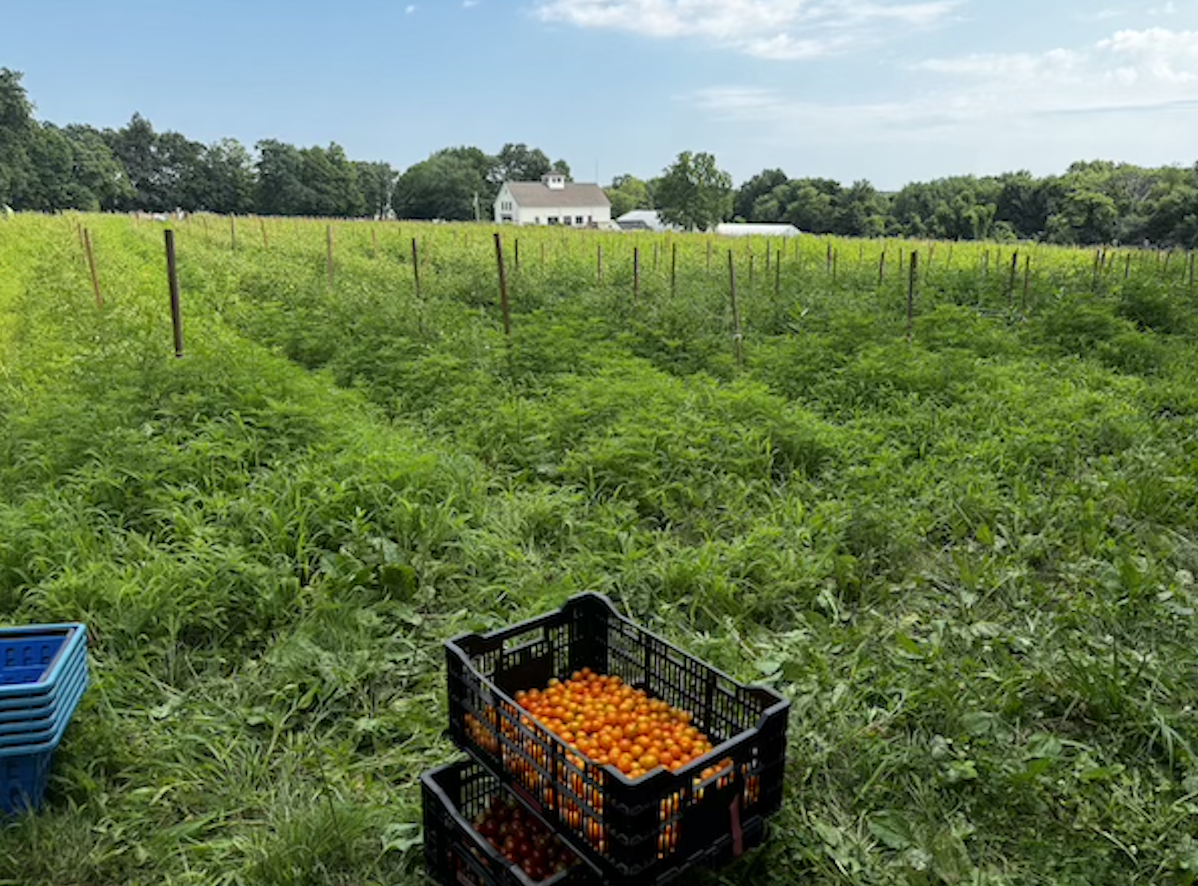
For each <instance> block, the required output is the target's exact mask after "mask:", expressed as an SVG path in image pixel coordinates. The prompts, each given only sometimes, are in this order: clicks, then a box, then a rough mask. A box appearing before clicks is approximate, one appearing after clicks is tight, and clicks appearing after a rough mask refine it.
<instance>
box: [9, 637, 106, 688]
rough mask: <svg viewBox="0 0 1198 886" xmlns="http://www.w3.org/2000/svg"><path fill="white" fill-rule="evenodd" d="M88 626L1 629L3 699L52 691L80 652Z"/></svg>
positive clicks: (83, 645)
mask: <svg viewBox="0 0 1198 886" xmlns="http://www.w3.org/2000/svg"><path fill="white" fill-rule="evenodd" d="M86 638H87V629H86V627H85V626H84V625H81V624H60V625H26V626H23V627H11V628H0V699H11V698H17V697H21V696H28V695H43V694H45V693H46V692H48V691H49V690H50V689H51V688H52V687H53V686H54V684H55V683H57V681H58V679H59V677H60V676H61V675H62V674H63V672H64V671H65V670H67V668H68V667H69V665H70V664H71V663H72V662H74V661H75V660H76V659H77V658H78V657H79V656H80V654H83V655H86V652H85V646H86V642H87V639H86Z"/></svg>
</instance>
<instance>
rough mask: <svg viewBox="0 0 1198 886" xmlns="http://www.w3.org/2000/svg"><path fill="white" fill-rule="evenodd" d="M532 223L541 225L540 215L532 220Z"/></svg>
mask: <svg viewBox="0 0 1198 886" xmlns="http://www.w3.org/2000/svg"><path fill="white" fill-rule="evenodd" d="M532 223H533V224H534V225H539V224H540V223H541V217H540V216H539V215H538V216H537V217H536V218H534V219H533V220H532Z"/></svg>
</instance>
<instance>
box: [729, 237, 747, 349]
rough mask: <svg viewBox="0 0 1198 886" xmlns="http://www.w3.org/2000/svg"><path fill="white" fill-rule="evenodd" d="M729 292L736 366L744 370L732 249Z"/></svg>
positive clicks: (730, 251)
mask: <svg viewBox="0 0 1198 886" xmlns="http://www.w3.org/2000/svg"><path fill="white" fill-rule="evenodd" d="M728 291H729V293H730V294H731V297H732V347H733V350H735V352H736V366H737V368H738V369H743V368H744V365H745V359H744V352H743V350H742V339H741V334H740V307H739V306H738V305H737V303H736V261H735V260H734V259H733V257H732V250H731V249H729V250H728Z"/></svg>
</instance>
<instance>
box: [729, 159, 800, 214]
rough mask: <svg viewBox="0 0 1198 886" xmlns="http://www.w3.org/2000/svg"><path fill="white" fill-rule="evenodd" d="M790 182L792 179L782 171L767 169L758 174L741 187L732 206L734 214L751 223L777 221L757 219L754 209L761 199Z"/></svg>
mask: <svg viewBox="0 0 1198 886" xmlns="http://www.w3.org/2000/svg"><path fill="white" fill-rule="evenodd" d="M788 181H790V179H789V178H787V176H786V173H785V172H783V171H782V170H781V169H766V170H763V171H761V172H759V173H757V174H756V175H755V176H753V177H752V178H751V179H749V180H748V181H747V182H745V183H744V184H743V185H741V186H740V190H738V191H737V192H736V198H735V200H734V201H733V204H732V211H733V213H734V214H735V215H736V217H737V218H740V219H743V220H744V221H749V222H756V221H776V219H762V218H757V217H756V215H754V209H755V207H756V204H757V201H758V200H759V199H761V198H762V197H764V196H766V195H767V194H770V193H771V192H772V191H773V190H774V188H776V187H778V186H779V185H784V184H786V183H787V182H788Z"/></svg>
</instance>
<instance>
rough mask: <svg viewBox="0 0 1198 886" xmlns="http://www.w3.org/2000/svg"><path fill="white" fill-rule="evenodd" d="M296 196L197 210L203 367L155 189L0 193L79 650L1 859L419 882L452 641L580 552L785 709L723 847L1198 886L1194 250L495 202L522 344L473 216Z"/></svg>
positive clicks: (52, 575)
mask: <svg viewBox="0 0 1198 886" xmlns="http://www.w3.org/2000/svg"><path fill="white" fill-rule="evenodd" d="M78 221H81V222H83V223H85V224H87V225H88V226H89V227H90V228H91V232H92V238H93V242H94V244H95V246H96V250H97V262H98V264H99V268H100V275H101V284H102V287H103V288H104V291H105V307H104V309H103V310H102V311H97V310H96V309H95V307H94V306H93V305H92V304H91V291H90V282H89V280H88V278H87V276H86V274H87V272H86V268H85V266H84V264H83V262H82V259H81V256H80V251H79V247H78V241H77V237H76V231H75V227H74V226H75V224H76V222H78ZM266 224H267V227H268V228H269V231H270V239H269V249H266V248H265V247H264V246H263V245H262V244H261V243H259V242H256V241H254V240H252V239H251V238H250V236H249V233H248V232H249V231H251V230H252V226H242V230H241V231H240V232H239V233H240V234H241V236H240V237H239V240H238V249H237V251H235V252H234V251H232V250H230V248H229V245H230V244H229V242H228V239H227V238H228V228H227V224H225V223H222V222H221V221H220V220H217V219H207V218H205V217H202V216H201V217H196V218H193V219H191V220H190V221H188V222H186V223H184V224H182V225H180V226H179V229H178V238H179V250H180V262H181V275H182V283H183V292H184V314H185V332H186V336H187V345H186V347H187V354H186V357H185V358H184V359H183V360H174V359H172V357H171V345H170V326H169V316H168V314H167V311H166V310H165V307H166V303H165V280H164V279H163V267H162V266H163V262H162V259H161V234H160V233H159V228H158V227H157V226H154V225H148V224H137V223H135V222H132V221H130V220H127V219H123V218H100V217H78V218H76V217H54V218H41V217H28V216H19V217H17V218H15V219H12V220H9V221H7V222H4V223H0V271H3V273H2V274H0V618H2V619H3V620H4V621H5V622H28V621H55V620H65V619H78V620H82V621H86V622H87V623H88V624H89V627H90V629H91V632H92V644H91V652H92V660H91V664H92V672H93V675H94V682H93V686H92V688H91V689H90V690H89V692H88V694H87V696H86V698H85V700H84V702H83V704H82V706H81V709H80V711H79V712H78V713H77V714H76V718H75V721H74V722H73V723H72V726H71V728H70V730H69V731H68V733H67V736H66V738H65V739H64V743H63V745H62V747H61V748H60V750H59V751H58V753H57V755H56V758H55V768H54V772H53V775H52V779H51V784H50V789H49V795H48V800H47V804H46V808H45V809H44V810H43V812H42V813H41V814H39V815H37V816H28V817H24V818H20V819H18V820H15V821H14V822H12V823H10V824H9V825H7V826H6V827H5V828H3V830H0V882H12V883H21V884H56V886H58V884H84V883H87V884H97V883H114V884H115V883H145V884H150V883H155V884H160V883H169V884H187V883H197V884H198V883H205V884H208V883H227V884H247V886H248V884H337V883H346V884H349V883H353V884H365V883H380V884H381V883H408V882H410V883H417V882H421V881H422V876H423V875H422V860H421V857H420V837H421V834H420V814H419V791H418V783H417V778H418V775H419V773H420V772H421V771H422V770H423V769H425V768H427V767H429V766H432V765H434V764H437V763H441V762H445V761H448V760H451V759H454V758H455V757H456V755H457V752H456V751H455V750H454V748H452V747H451V746H450V744H449V743H448V741H447V740H446V739H445V738H444V736H443V731H444V728H445V723H446V710H445V700H444V676H443V663H442V653H441V643H442V641H443V640H444V639H446V638H447V637H450V636H452V635H454V634H457V633H460V632H462V631H466V630H480V629H486V628H489V627H494V626H498V625H502V624H507V623H510V622H511V621H513V620H515V619H517V618H520V617H524V616H528V615H531V614H534V613H538V612H542V611H544V610H546V609H548V608H551V607H554V606H556V605H559V604H560V603H561V601H562V600H564V599H565V598H566V597H567V596H569V595H570V594H572V593H576V592H579V591H582V590H596V591H600V592H602V593H605V594H608V595H609V596H611V597H612V598H613V599H614V600H615V601H616V602H617V604H618V605H619V606H620V607H621V609H622V610H624V611H626V612H628V613H629V614H630V615H631V616H632V617H633V618H635V619H636V620H638V621H640V622H642V623H644V624H646V625H647V626H649V627H651V628H652V629H654V630H656V631H659V632H661V633H663V634H664V635H666V636H667V637H669V638H671V639H673V640H675V641H676V642H678V643H679V644H680V645H682V646H683V647H684V648H686V649H687V650H689V651H691V652H693V653H694V654H696V655H699V656H701V657H703V658H705V659H707V660H709V661H712V662H713V663H715V664H716V665H718V666H720V667H721V668H724V669H725V670H727V671H729V672H731V673H733V674H735V675H736V676H738V677H740V678H743V679H753V680H764V681H768V682H770V683H772V684H774V685H776V686H778V687H779V688H780V689H781V690H782V691H784V692H785V693H786V694H787V695H788V697H790V698H791V700H792V702H793V715H792V721H791V726H790V736H791V739H790V741H791V744H790V750H789V760H790V767H789V772H788V776H787V786H786V788H787V794H786V804H785V807H784V809H783V811H782V812H781V813H780V814H779V815H778V816H777V818H776V820H775V822H774V826H773V828H772V832H771V836H770V839H769V841H768V843H767V845H766V846H765V847H763V848H762V849H761V850H759V851H757V852H754V853H752V854H751V855H750V856H749V857H747V858H745V859H743V860H742V861H741V862H739V863H737V864H736V865H733V866H732V867H730V868H728V869H726V870H724V871H722V872H720V873H718V874H713V875H703V876H702V878H701V879H702V881H703V882H711V883H715V882H721V883H771V882H777V883H791V882H795V881H797V880H800V879H802V880H805V881H807V882H811V883H814V884H842V883H843V884H849V883H851V884H958V883H961V884H964V883H969V884H995V886H998V884H1025V883H1026V884H1031V883H1078V884H1081V883H1086V884H1091V883H1099V884H1122V883H1141V882H1159V883H1176V884H1187V883H1193V882H1194V881H1195V877H1196V873H1195V872H1196V871H1198V843H1195V840H1194V837H1193V822H1194V816H1195V814H1196V813H1198V773H1196V770H1195V759H1194V743H1195V741H1196V740H1198V724H1196V721H1195V718H1196V715H1195V713H1194V712H1195V711H1196V710H1198V690H1196V689H1195V680H1194V677H1195V675H1196V674H1195V672H1196V670H1198V657H1196V655H1195V652H1194V649H1195V648H1198V644H1196V643H1195V641H1196V639H1198V638H1196V636H1195V633H1196V631H1195V620H1194V616H1195V607H1196V600H1198V588H1196V586H1195V578H1194V576H1195V574H1198V541H1196V540H1195V538H1194V534H1193V527H1194V525H1196V523H1198V520H1196V518H1198V501H1196V498H1195V492H1196V490H1195V480H1194V477H1195V476H1196V475H1198V474H1196V472H1195V470H1194V468H1195V457H1196V454H1198V453H1196V445H1195V442H1194V441H1195V439H1196V437H1195V433H1194V432H1195V429H1196V428H1195V424H1196V421H1198V397H1196V395H1195V394H1194V393H1193V392H1194V391H1195V390H1198V378H1196V377H1195V376H1196V373H1198V370H1195V369H1194V366H1195V365H1198V364H1196V361H1195V359H1194V356H1195V355H1194V351H1195V348H1196V347H1198V343H1196V342H1195V338H1194V324H1193V316H1194V307H1195V302H1194V299H1193V293H1191V292H1190V291H1189V290H1188V287H1187V281H1186V280H1185V278H1184V275H1183V272H1182V271H1179V270H1178V266H1180V265H1181V264H1183V263H1174V267H1172V268H1171V269H1169V270H1168V271H1167V272H1166V269H1165V267H1164V266H1163V263H1162V262H1160V261H1159V260H1155V259H1154V257H1153V256H1152V255H1143V256H1142V255H1140V254H1138V253H1137V254H1135V257H1134V259H1133V261H1132V263H1131V265H1130V268H1131V273H1130V275H1129V276H1128V277H1127V278H1126V279H1125V278H1124V276H1123V275H1124V269H1125V267H1128V266H1127V265H1125V264H1124V260H1123V258H1122V254H1119V255H1114V256H1111V257H1108V258H1105V259H1104V258H1103V257H1101V256H1100V270H1099V271H1098V273H1095V271H1094V254H1093V253H1074V252H1069V251H1064V250H1054V249H1048V248H1044V247H1027V246H1021V247H1020V249H1022V250H1024V255H1025V257H1026V255H1027V254H1030V255H1031V257H1032V269H1033V270H1032V273H1031V274H1030V275H1029V278H1028V289H1027V297H1026V299H1025V298H1024V295H1023V281H1022V276H1020V278H1019V279H1018V283H1017V285H1016V286H1015V287H1014V288H1012V287H1011V285H1010V279H1009V276H1008V274H1007V273H1006V272H1005V271H1004V272H1003V273H998V272H995V271H993V270H992V269H993V268H1006V267H1009V266H1010V263H1011V258H1010V248H1009V247H1008V248H1006V249H1005V250H1004V251H1003V252H1002V254H1001V256H995V255H994V250H993V247H982V246H968V247H965V246H962V245H961V244H954V245H953V246H952V247H951V248H950V247H949V245H947V244H936V245H935V246H934V247H932V246H930V245H927V244H910V243H908V244H901V245H900V244H897V243H894V242H891V243H882V242H877V243H866V244H858V243H855V242H847V241H833V242H832V249H833V250H834V251H835V252H836V254H837V256H838V261H837V265H836V272H835V275H833V274H832V272H831V269H830V268H829V267H828V265H827V262H826V254H827V253H826V249H827V246H826V244H825V242H824V241H822V240H821V241H803V242H801V243H799V244H798V245H797V247H796V245H795V244H793V243H791V244H787V245H785V247H783V250H782V255H783V256H784V260H783V264H782V266H781V267H780V268H777V267H773V268H771V269H770V271H769V272H765V271H764V269H763V265H762V259H763V257H764V244H761V243H749V244H746V243H743V242H740V241H736V242H732V243H725V242H720V241H717V242H716V243H715V245H714V249H713V258H712V262H711V268H712V270H711V272H710V273H709V272H708V270H707V248H708V246H707V240H706V238H703V237H677V238H672V239H669V240H660V241H659V242H658V244H657V245H658V246H659V247H660V249H659V256H660V258H659V262H658V265H657V267H656V269H655V268H654V266H653V262H652V258H651V256H652V254H653V242H652V240H651V238H648V237H643V236H638V237H633V238H623V239H622V238H620V237H613V236H604V235H588V234H583V233H580V232H568V234H566V233H562V232H530V231H519V232H515V231H510V232H505V237H506V238H508V244H509V249H508V261H509V265H510V267H509V270H510V274H509V280H510V283H511V297H512V302H513V335H512V339H511V341H510V343H508V342H505V341H504V336H503V332H502V324H501V321H500V317H499V306H498V298H497V294H496V286H495V282H494V255H493V252H491V251H490V250H491V248H492V243H491V238H490V233H489V231H487V230H486V229H482V228H472V227H456V226H450V227H438V228H434V227H424V226H416V225H407V224H405V225H403V226H402V229H397V226H395V225H378V226H377V227H376V231H375V235H376V237H377V243H378V247H377V251H376V249H375V247H374V240H373V239H372V237H371V232H370V231H369V230H368V229H367V226H366V225H358V224H341V225H339V226H338V230H337V236H336V243H337V265H336V268H335V271H336V279H335V283H334V286H333V288H332V289H331V290H330V289H329V287H328V285H327V278H326V268H325V265H324V255H325V251H324V250H325V232H324V229H323V226H322V225H315V224H311V223H304V222H295V221H291V220H273V221H270V222H267V223H266ZM412 237H416V238H418V240H419V241H420V242H419V246H420V250H419V255H420V261H421V262H422V263H423V266H422V268H421V292H420V294H419V296H418V295H417V294H416V292H415V289H414V285H413V278H412V267H411V239H412ZM517 237H518V238H519V240H520V244H521V245H520V251H521V257H520V262H521V263H520V267H519V268H518V269H517V268H516V267H515V244H514V240H515V238H517ZM599 243H602V245H603V251H604V273H603V280H602V282H600V281H599V280H598V275H597V271H596V267H595V249H596V246H597V245H598V244H599ZM633 244H637V245H639V246H640V249H641V267H642V274H643V276H642V279H641V280H640V281H639V287H638V296H639V298H638V304H637V305H636V306H633V305H632V303H631V292H632V279H631V261H630V254H631V248H632V245H633ZM675 246H676V247H677V249H678V256H679V258H678V269H679V270H678V275H677V277H676V279H675V280H674V281H673V283H671V279H670V274H669V268H670V261H669V260H668V257H669V256H670V255H671V251H672V249H673V248H674V247H675ZM729 248H731V249H732V250H733V251H734V255H735V258H736V261H737V262H738V263H739V265H738V286H739V291H738V296H739V299H740V304H739V309H740V314H741V317H742V322H743V325H744V333H745V348H744V352H745V365H744V367H743V369H740V368H738V367H737V364H736V361H735V359H734V357H733V349H732V341H731V305H730V302H729V293H728V288H727V285H726V280H725V277H724V276H723V274H724V273H725V271H726V267H727V265H726V261H727V258H726V250H727V249H729ZM778 248H779V247H778V244H771V250H772V251H773V252H774V255H777V254H778V253H777V250H778ZM900 248H902V249H904V250H906V251H907V252H910V251H911V250H913V249H919V250H921V252H922V253H923V258H922V260H921V264H920V268H921V276H920V278H919V281H918V286H917V290H916V293H917V295H916V317H915V323H914V327H913V335H912V339H913V340H912V342H911V343H908V341H907V340H906V294H907V290H906V285H907V281H906V277H905V274H904V275H902V276H900V274H899V272H898V268H897V255H898V251H899V249H900ZM883 249H885V250H886V251H887V260H886V261H887V265H886V276H885V278H884V279H883V280H882V282H881V283H879V280H878V267H879V264H880V258H881V252H882V250H883ZM984 249H988V250H990V257H989V258H986V259H983V258H982V256H983V250H984ZM1029 249H1030V252H1029ZM749 250H752V251H753V252H754V254H755V259H754V267H755V274H754V277H753V280H752V282H749V275H748V251H749ZM542 255H544V258H543V259H542ZM626 259H629V260H627V261H626ZM929 259H930V260H929ZM908 260H909V259H908ZM1021 262H1022V259H1021ZM1020 267H1022V264H1021V265H1020ZM987 268H989V269H991V270H989V271H988V272H987V270H986V269H987ZM775 275H776V276H775ZM775 281H777V294H775Z"/></svg>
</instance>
